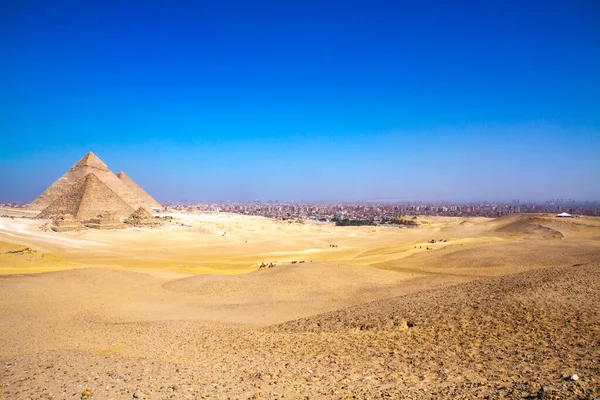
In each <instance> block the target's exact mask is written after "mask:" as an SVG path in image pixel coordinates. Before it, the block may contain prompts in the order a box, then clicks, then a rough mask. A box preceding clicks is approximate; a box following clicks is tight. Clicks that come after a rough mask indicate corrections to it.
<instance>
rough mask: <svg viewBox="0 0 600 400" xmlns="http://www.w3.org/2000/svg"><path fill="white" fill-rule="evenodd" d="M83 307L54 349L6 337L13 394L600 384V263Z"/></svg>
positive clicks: (528, 393) (502, 390) (512, 389)
mask: <svg viewBox="0 0 600 400" xmlns="http://www.w3.org/2000/svg"><path fill="white" fill-rule="evenodd" d="M83 297H85V296H83ZM231 307H235V305H234V304H232V305H231ZM90 311H93V312H90ZM69 318H70V321H71V323H72V324H78V325H79V328H80V329H81V330H80V331H77V333H76V335H75V334H74V333H73V332H72V329H73V328H72V327H67V326H65V328H64V340H63V341H61V338H60V337H53V338H48V339H49V341H50V342H52V343H54V344H53V345H52V346H49V348H48V350H45V351H44V350H43V349H41V348H32V349H31V350H30V351H21V350H19V351H11V347H12V348H14V347H15V343H16V342H11V341H9V340H7V339H6V340H2V343H1V344H2V349H3V350H2V353H1V354H2V360H1V364H0V384H1V389H0V398H3V399H38V398H54V399H62V398H73V399H85V398H90V399H91V398H95V399H110V398H115V399H120V398H122V399H127V398H148V399H170V398H192V399H193V398H222V399H227V398H238V399H248V398H250V399H252V398H255V399H258V398H266V399H279V398H290V399H305V398H326V399H330V398H332V399H338V398H339V399H343V398H360V399H364V398H390V399H398V398H406V399H429V398H431V399H433V398H492V399H496V398H498V399H500V398H547V399H553V398H555V399H577V398H578V399H596V398H597V397H599V396H600V265H599V264H597V263H595V264H586V265H575V266H573V265H568V266H558V267H552V268H547V269H541V270H536V271H528V272H525V273H522V274H516V275H510V276H505V277H493V278H482V279H479V280H476V281H473V282H469V283H463V284H459V285H455V286H452V287H445V288H441V289H435V290H429V291H424V292H420V293H416V294H409V295H406V296H401V297H396V298H392V299H386V300H379V301H375V302H371V303H368V304H365V305H360V306H356V307H352V308H347V309H343V310H339V311H333V312H328V313H324V314H320V315H317V316H313V317H309V318H304V319H299V320H293V321H289V322H285V323H283V324H278V325H270V326H251V325H242V324H223V323H209V322H206V321H193V320H172V321H142V322H128V321H119V320H118V319H115V318H113V317H111V318H109V317H108V314H105V313H103V311H102V307H96V308H94V309H93V310H90V309H86V307H85V305H81V307H80V308H76V311H75V312H74V313H73V314H72V315H71V316H70V317H69ZM30 323H31V324H34V325H35V324H36V323H38V321H37V320H32V321H31V322H30ZM23 324H25V325H26V324H28V322H27V321H23ZM31 328H33V329H35V326H33V327H31ZM40 328H43V327H40ZM42 331H43V329H42ZM23 332H31V331H29V330H26V329H24V330H23ZM49 332H50V333H51V334H52V335H55V336H60V331H56V330H50V331H49ZM75 336H76V337H77V340H76V341H74V337H75ZM22 339H23V340H26V338H22ZM11 340H17V339H14V338H13V339H11ZM61 342H64V346H60V343H61ZM36 347H39V346H36Z"/></svg>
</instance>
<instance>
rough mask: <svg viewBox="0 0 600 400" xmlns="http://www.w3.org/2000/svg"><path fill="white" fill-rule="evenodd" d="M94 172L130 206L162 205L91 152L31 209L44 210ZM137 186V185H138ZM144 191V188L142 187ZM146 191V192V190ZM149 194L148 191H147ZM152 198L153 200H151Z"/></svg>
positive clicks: (31, 205)
mask: <svg viewBox="0 0 600 400" xmlns="http://www.w3.org/2000/svg"><path fill="white" fill-rule="evenodd" d="M90 173H93V174H94V175H95V176H96V177H97V178H98V179H99V180H100V181H102V182H103V183H104V184H106V185H107V186H108V187H109V188H110V189H111V190H112V191H113V192H115V193H116V194H117V195H118V196H119V197H121V198H122V199H123V200H124V201H125V202H126V203H127V204H128V205H129V206H130V207H132V208H133V209H136V208H138V207H140V206H141V207H144V208H148V209H150V208H152V207H160V205H159V204H158V203H157V202H156V200H154V199H152V197H150V196H149V195H148V198H146V199H142V198H140V197H138V196H137V195H136V193H135V192H134V191H133V190H132V189H131V188H130V187H129V186H128V185H127V184H125V183H124V182H123V181H122V180H121V179H119V178H118V177H117V176H116V175H115V174H114V173H113V172H112V171H111V170H110V169H108V167H107V166H106V164H104V163H103V162H102V160H100V159H99V158H98V157H97V156H96V155H95V154H94V153H92V152H89V153H88V154H86V155H85V156H84V157H83V158H82V159H81V160H79V161H78V162H77V163H76V164H75V165H73V166H72V167H71V169H69V171H67V173H66V174H64V175H63V176H62V177H61V178H60V179H58V180H57V181H56V182H54V183H53V184H52V185H50V187H49V188H48V189H46V190H45V191H44V193H42V194H41V195H40V196H39V197H38V198H37V199H35V200H34V201H33V202H32V203H31V204H30V205H29V209H30V210H40V211H41V210H43V209H45V208H46V207H48V206H50V204H52V203H53V202H54V201H55V200H57V199H58V198H59V197H61V196H62V195H63V194H65V193H66V192H67V191H68V190H69V189H70V188H71V187H72V186H73V185H75V184H77V183H81V182H83V180H84V178H85V177H86V176H87V175H88V174H90ZM132 182H133V181H132ZM136 186H137V185H136ZM140 190H142V191H143V189H141V188H140ZM144 193H145V192H144ZM146 194H147V193H146ZM149 199H151V200H149Z"/></svg>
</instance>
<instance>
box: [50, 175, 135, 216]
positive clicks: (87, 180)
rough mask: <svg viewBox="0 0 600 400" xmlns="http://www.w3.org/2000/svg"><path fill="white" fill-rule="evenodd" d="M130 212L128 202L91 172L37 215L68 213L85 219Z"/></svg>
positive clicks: (122, 214)
mask: <svg viewBox="0 0 600 400" xmlns="http://www.w3.org/2000/svg"><path fill="white" fill-rule="evenodd" d="M132 212H133V208H132V207H131V206H130V205H129V204H127V203H126V202H125V201H124V200H123V199H122V198H121V197H120V196H119V195H118V194H116V193H115V192H114V191H113V190H112V189H111V188H109V187H108V185H106V184H105V183H104V182H102V181H101V180H100V179H99V178H98V177H97V176H96V175H95V174H94V173H92V172H91V173H89V174H87V175H86V176H85V177H84V179H83V180H81V181H80V182H78V183H75V184H74V185H72V186H71V187H70V188H69V189H68V190H67V191H65V193H63V195H62V196H60V197H59V198H58V199H56V200H54V201H53V202H52V204H50V205H49V206H48V207H46V208H45V209H44V210H43V211H42V212H41V213H40V214H39V215H38V217H39V218H50V217H53V216H56V215H65V214H70V215H73V216H74V217H75V218H76V219H78V220H86V219H90V218H96V217H97V216H98V215H99V214H111V215H115V217H118V218H119V217H122V218H126V217H128V216H129V215H131V213H132Z"/></svg>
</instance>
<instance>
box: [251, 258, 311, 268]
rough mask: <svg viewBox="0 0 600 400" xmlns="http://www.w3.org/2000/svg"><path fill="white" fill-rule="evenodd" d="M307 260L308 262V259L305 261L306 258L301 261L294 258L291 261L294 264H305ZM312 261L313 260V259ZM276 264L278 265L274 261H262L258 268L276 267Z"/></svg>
mask: <svg viewBox="0 0 600 400" xmlns="http://www.w3.org/2000/svg"><path fill="white" fill-rule="evenodd" d="M305 262H306V261H304V260H300V261H298V260H293V261H291V263H292V264H304V263H305ZM311 262H312V261H311ZM276 266H277V264H275V263H272V262H270V263H268V264H267V263H265V262H262V263H260V265H259V266H258V269H262V268H273V267H276Z"/></svg>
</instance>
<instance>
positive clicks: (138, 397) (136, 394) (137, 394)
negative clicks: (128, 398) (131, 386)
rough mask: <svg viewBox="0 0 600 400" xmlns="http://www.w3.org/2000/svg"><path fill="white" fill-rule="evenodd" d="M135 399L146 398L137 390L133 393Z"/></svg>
mask: <svg viewBox="0 0 600 400" xmlns="http://www.w3.org/2000/svg"><path fill="white" fill-rule="evenodd" d="M133 398H134V399H143V398H144V393H142V392H140V391H139V390H137V391H135V392H134V393H133Z"/></svg>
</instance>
